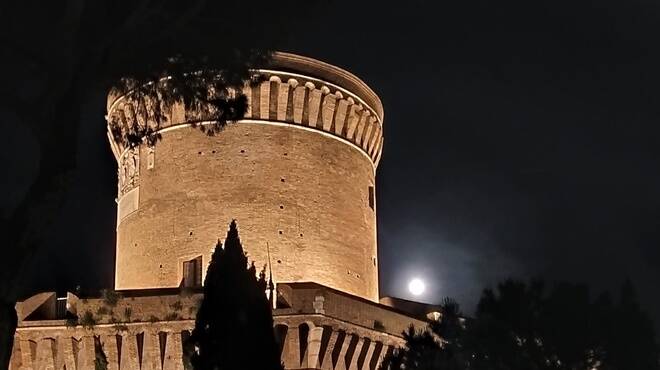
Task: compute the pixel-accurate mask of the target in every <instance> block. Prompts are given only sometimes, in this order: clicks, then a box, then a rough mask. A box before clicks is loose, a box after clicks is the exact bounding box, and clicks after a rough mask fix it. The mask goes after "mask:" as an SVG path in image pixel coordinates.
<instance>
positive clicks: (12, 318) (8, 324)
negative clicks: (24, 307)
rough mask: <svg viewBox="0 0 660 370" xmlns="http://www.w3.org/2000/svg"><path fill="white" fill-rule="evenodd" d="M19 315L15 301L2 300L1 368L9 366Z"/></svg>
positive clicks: (0, 331) (0, 311)
mask: <svg viewBox="0 0 660 370" xmlns="http://www.w3.org/2000/svg"><path fill="white" fill-rule="evenodd" d="M17 323H18V317H17V316H16V308H15V302H6V301H2V302H0V369H2V370H5V369H8V368H9V361H10V360H11V354H12V349H13V347H14V333H15V331H16V325H17Z"/></svg>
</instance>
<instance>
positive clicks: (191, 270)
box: [182, 256, 202, 288]
mask: <svg viewBox="0 0 660 370" xmlns="http://www.w3.org/2000/svg"><path fill="white" fill-rule="evenodd" d="M182 283H183V284H182V285H183V287H185V288H196V287H200V286H202V256H199V257H197V258H194V259H191V260H190V261H185V262H184V263H183V282H182Z"/></svg>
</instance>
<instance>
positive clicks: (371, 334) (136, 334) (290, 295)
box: [10, 284, 425, 370]
mask: <svg viewBox="0 0 660 370" xmlns="http://www.w3.org/2000/svg"><path fill="white" fill-rule="evenodd" d="M281 287H282V293H283V294H284V295H285V296H286V300H288V303H290V306H289V307H287V308H278V309H275V310H274V311H273V318H274V321H275V327H274V330H275V336H276V339H277V341H278V343H279V344H280V347H281V358H282V362H283V363H284V366H285V368H286V369H324V370H347V369H358V370H377V369H378V365H379V364H380V362H381V361H382V359H383V357H384V356H385V355H386V354H387V353H388V352H390V351H392V350H393V349H394V348H396V347H398V346H401V345H402V344H403V339H402V338H401V332H402V331H403V330H404V329H406V328H407V327H408V326H409V325H411V324H413V325H415V326H417V327H420V328H421V327H423V326H424V325H425V322H424V321H423V320H419V319H414V318H411V317H409V316H407V315H404V314H401V313H399V312H397V311H395V310H393V309H391V308H388V307H386V306H382V305H379V304H375V303H372V302H369V301H366V300H360V299H356V298H354V297H350V296H348V295H346V294H344V293H341V292H338V291H334V290H332V289H327V288H324V287H322V286H319V285H316V284H292V285H290V286H281ZM199 299H201V295H199V294H195V295H185V296H182V295H181V294H178V293H176V292H171V291H170V292H163V291H160V292H151V293H140V294H139V295H138V296H125V297H123V298H120V299H118V300H117V301H116V302H114V303H112V304H109V303H108V302H107V301H106V300H104V299H102V298H88V299H78V298H77V297H75V296H73V295H69V298H68V299H67V302H66V303H67V306H68V307H69V311H71V312H75V313H76V314H77V315H78V317H85V316H87V315H92V316H93V318H94V322H93V324H90V323H89V322H88V323H87V324H86V326H83V325H82V323H79V324H78V325H69V326H67V325H66V322H65V321H64V320H61V319H59V320H58V319H53V318H52V316H53V315H54V314H55V312H54V311H52V310H49V309H45V310H44V308H51V309H52V308H53V307H54V302H55V296H54V294H50V295H47V294H41V295H37V296H34V297H32V298H30V299H29V300H27V301H25V302H22V303H19V305H18V307H17V308H18V311H19V318H20V321H19V327H18V330H17V332H16V335H15V340H14V349H13V353H12V359H11V365H10V369H12V370H37V369H63V368H64V366H66V369H71V370H76V369H78V370H81V369H84V370H87V369H94V368H95V366H94V360H95V359H96V358H105V359H106V360H107V361H108V369H109V370H138V369H140V370H146V369H149V370H156V369H158V370H181V369H184V362H185V360H184V352H185V351H184V347H183V343H184V342H185V341H186V339H187V337H188V336H189V335H190V333H191V330H192V328H193V327H194V324H195V323H194V316H195V311H196V307H197V305H198V302H199ZM49 300H50V301H49ZM23 306H25V307H23ZM87 312H89V314H87ZM126 312H130V314H129V315H127V314H126ZM245 360H246V361H249V359H245Z"/></svg>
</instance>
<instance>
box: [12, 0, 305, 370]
mask: <svg viewBox="0 0 660 370" xmlns="http://www.w3.org/2000/svg"><path fill="white" fill-rule="evenodd" d="M304 9H305V4H302V3H300V2H295V3H294V2H288V1H278V2H264V3H262V4H259V6H258V7H255V6H251V4H249V3H245V2H242V1H235V0H228V1H205V0H193V1H154V0H137V1H107V0H99V1H97V0H95V1H84V0H83V1H78V0H75V1H74V0H68V1H63V2H61V1H57V2H48V1H38V0H37V1H35V0H25V1H13V2H12V1H3V2H1V3H0V41H1V42H0V58H2V61H3V70H2V73H0V76H1V77H0V79H1V81H0V116H2V118H3V124H5V125H6V126H5V127H4V128H3V135H13V136H15V137H12V141H13V142H18V143H30V142H34V143H35V146H36V150H30V151H24V153H26V156H27V157H30V156H33V157H36V158H35V161H36V162H37V165H36V168H38V171H37V173H36V175H35V177H34V178H33V179H32V182H31V183H30V184H29V186H28V188H27V189H21V190H24V191H22V192H19V194H22V195H23V196H21V197H17V198H16V199H12V200H11V201H10V202H7V205H6V206H5V204H4V202H3V209H1V210H0V368H6V367H7V366H8V363H9V358H10V355H11V350H12V344H13V335H14V331H15V328H16V323H17V318H16V312H15V309H14V306H15V302H16V299H17V297H18V294H19V293H20V291H21V289H22V284H21V282H22V281H23V279H24V273H25V270H26V266H28V265H29V264H30V261H31V260H32V256H33V255H34V254H35V253H36V252H37V249H38V247H39V245H40V244H42V243H43V235H44V232H45V231H46V230H48V228H49V227H50V226H51V225H52V224H53V222H54V221H55V219H56V218H57V215H58V213H59V209H60V205H61V204H62V203H63V199H64V196H65V193H66V190H67V184H68V183H70V182H72V181H73V177H74V171H75V168H76V147H77V145H76V143H77V135H78V127H79V124H80V118H81V109H82V107H83V106H84V104H85V103H86V102H88V101H89V100H90V99H101V100H104V96H105V94H106V92H107V91H108V90H109V89H110V88H111V87H115V88H117V89H119V90H120V91H123V92H125V91H127V90H129V89H137V91H136V92H135V94H134V97H135V99H137V100H138V103H139V104H137V106H138V107H139V109H142V107H144V104H143V103H146V102H147V101H148V100H149V99H153V98H157V99H162V100H163V101H164V102H168V101H175V100H181V101H184V102H186V103H187V104H189V105H190V106H192V107H197V108H199V109H200V110H202V111H203V112H206V113H208V114H206V115H205V117H206V118H209V119H211V120H213V119H216V120H217V121H218V122H219V124H218V125H216V126H215V127H212V128H211V130H212V131H214V130H216V129H217V128H218V127H221V126H222V125H223V124H224V123H225V122H227V121H231V120H235V119H239V118H240V117H242V114H243V112H244V110H245V98H244V97H241V96H240V94H239V95H232V94H230V93H229V90H230V89H231V88H232V87H236V86H239V85H241V84H242V83H243V81H246V80H247V79H249V78H250V74H249V68H250V67H251V66H253V65H255V64H257V63H261V62H263V61H264V59H265V58H267V56H268V52H267V50H269V49H270V48H271V47H272V46H273V45H276V44H277V40H278V39H280V38H281V37H283V36H285V35H286V30H289V29H290V25H293V24H294V23H293V22H290V20H289V19H291V18H295V17H296V15H299V14H300V13H299V11H304ZM285 15H286V17H285ZM301 19H304V18H302V17H301ZM166 76H167V77H168V78H165V77H166ZM145 84H146V85H145ZM209 86H210V87H213V89H212V93H210V92H209V89H208V87H209ZM141 102H142V103H141ZM138 113H139V112H138ZM150 115H151V117H150V118H154V117H155V118H158V116H159V111H158V109H156V110H155V111H152V112H151V113H150ZM108 121H109V126H110V128H111V131H112V133H113V134H114V135H116V136H117V135H121V137H120V138H121V139H122V140H123V141H124V142H125V144H127V145H136V144H137V143H139V142H141V141H142V140H143V139H144V140H146V141H147V142H150V143H152V142H153V141H154V140H155V139H157V137H158V133H157V132H156V131H155V130H154V128H153V127H143V128H140V127H137V126H129V127H124V128H127V129H128V130H119V129H118V128H119V127H121V125H127V124H129V125H130V123H127V122H126V121H125V120H122V119H121V117H108ZM91 124H94V123H93V122H92V123H91ZM97 124H99V125H100V124H102V123H101V122H98V123H97ZM7 128H8V129H7ZM156 129H157V127H156ZM124 133H128V134H124ZM26 136H27V137H26ZM101 139H102V138H99V140H101ZM19 147H20V146H19ZM12 155H13V156H14V158H13V159H15V153H12ZM3 176H11V174H6V173H5V174H3Z"/></svg>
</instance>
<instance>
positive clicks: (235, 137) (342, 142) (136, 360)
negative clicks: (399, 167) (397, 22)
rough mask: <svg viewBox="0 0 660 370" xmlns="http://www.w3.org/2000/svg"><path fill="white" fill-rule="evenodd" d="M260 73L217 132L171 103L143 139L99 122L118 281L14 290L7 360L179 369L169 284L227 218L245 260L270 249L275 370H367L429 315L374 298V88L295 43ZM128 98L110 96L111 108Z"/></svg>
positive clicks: (180, 293)
mask: <svg viewBox="0 0 660 370" xmlns="http://www.w3.org/2000/svg"><path fill="white" fill-rule="evenodd" d="M258 72H259V73H261V74H263V75H265V77H266V80H265V82H263V83H261V84H260V85H259V86H256V87H245V94H246V95H247V97H248V98H249V101H250V109H249V111H248V113H247V115H246V117H245V119H243V120H241V121H240V122H237V123H233V124H231V125H229V126H227V127H226V128H225V129H224V130H222V131H221V132H220V133H219V134H216V135H215V136H207V135H206V134H204V133H202V132H201V131H200V130H199V129H198V128H193V127H191V126H190V122H189V121H188V120H187V119H186V118H185V117H190V116H194V113H195V112H191V111H188V112H187V111H186V109H185V107H183V106H176V105H175V106H172V107H168V108H167V109H166V111H168V112H167V113H166V118H165V120H164V121H162V122H161V127H160V134H161V136H162V138H161V140H160V141H159V142H158V143H156V145H155V146H153V147H149V146H146V145H140V146H138V147H135V148H124V147H122V144H121V142H116V141H114V140H112V135H109V136H110V138H111V139H110V145H111V147H112V150H113V152H114V154H115V157H116V158H117V162H118V164H119V176H118V177H119V196H118V199H117V203H118V210H117V266H116V275H115V285H116V289H119V290H123V291H122V292H119V294H117V293H112V292H111V291H110V292H108V291H105V292H100V293H99V294H88V295H85V296H82V295H79V294H80V293H79V294H73V293H68V294H67V296H66V297H58V296H57V295H56V293H55V292H44V293H37V294H35V295H33V296H31V297H29V298H27V299H26V300H24V301H21V302H18V304H17V305H16V312H17V316H18V327H17V330H16V335H15V336H14V346H13V352H12V356H11V365H10V369H15V370H22V369H26V370H27V369H29V370H34V369H62V368H64V367H66V368H67V369H73V368H77V369H93V368H94V367H95V366H96V365H97V360H98V359H106V361H107V368H108V369H117V370H139V369H156V368H158V369H184V368H185V364H186V363H188V361H189V356H190V352H189V349H188V347H187V346H186V345H185V343H186V338H188V337H189V336H190V334H191V330H192V328H193V327H194V325H195V317H196V312H197V307H198V304H199V302H200V300H201V299H202V298H203V295H202V293H200V292H199V290H196V289H191V290H188V289H179V288H178V287H179V286H181V285H183V286H189V285H193V286H198V285H199V284H201V281H202V277H203V276H202V274H203V273H204V272H205V270H206V265H207V263H208V260H209V258H210V254H211V249H212V248H213V247H214V245H215V242H216V240H217V239H218V237H224V235H225V231H226V228H227V225H228V222H229V221H230V220H231V219H232V218H235V219H237V220H238V221H239V228H240V235H241V239H242V241H243V246H244V248H245V249H246V251H247V252H248V253H249V255H250V259H252V260H254V261H255V262H256V263H257V264H258V265H264V264H266V263H267V262H268V252H269V251H270V257H271V259H270V260H271V262H272V273H273V276H274V279H275V281H276V282H277V286H276V290H277V293H276V294H277V300H276V302H275V303H276V304H275V307H274V309H273V311H272V313H273V320H274V331H275V338H276V340H277V342H278V344H279V346H280V351H281V354H280V355H281V359H282V363H283V364H284V367H285V368H286V369H291V370H309V369H316V370H346V369H351V370H352V369H362V370H367V369H368V370H374V369H378V368H380V365H381V363H382V361H383V359H384V358H386V356H387V355H388V354H391V353H392V352H393V351H394V350H395V348H397V347H401V346H403V345H404V344H405V339H404V338H403V337H402V333H403V332H404V331H406V330H408V328H409V327H410V326H411V325H412V326H414V327H415V328H417V329H421V328H423V327H425V326H426V325H427V323H428V321H427V320H428V319H429V318H437V317H438V315H439V312H438V308H437V307H434V306H428V305H421V304H416V303H414V302H408V301H406V302H401V301H400V300H396V299H386V300H384V301H383V303H384V304H381V303H378V302H377V299H378V268H377V266H378V263H377V262H378V261H377V260H376V257H377V256H376V252H377V248H376V204H375V199H374V194H375V192H374V180H375V178H374V176H375V170H376V166H377V164H378V160H379V158H380V153H381V147H382V143H383V139H382V117H383V109H382V106H381V104H380V101H379V100H378V97H377V96H376V95H375V94H374V93H373V92H372V91H371V90H370V89H369V88H368V87H367V86H366V85H365V84H364V83H363V82H362V81H360V80H359V79H358V78H357V77H355V76H353V75H351V74H350V73H348V72H346V71H343V70H341V69H339V68H337V67H334V66H331V65H328V64H326V63H323V62H319V61H317V60H313V59H309V58H305V57H301V56H297V55H291V54H285V53H278V54H276V55H275V58H274V63H272V65H271V66H270V67H269V69H267V70H266V69H264V70H261V71H258ZM128 104H131V99H130V96H110V98H109V101H108V114H109V117H112V115H113V114H117V113H120V112H121V111H122V110H124V109H126V112H128V111H130V109H128V108H130V107H129V106H128ZM170 110H171V112H170ZM129 117H130V115H129ZM266 243H268V246H269V248H267V244H266ZM148 288H162V289H148ZM167 288H169V289H167ZM347 293H349V294H347ZM365 298H366V299H365ZM245 361H250V359H248V358H246V359H245Z"/></svg>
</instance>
